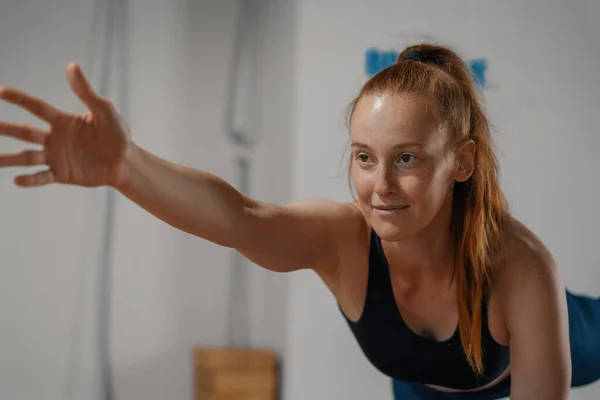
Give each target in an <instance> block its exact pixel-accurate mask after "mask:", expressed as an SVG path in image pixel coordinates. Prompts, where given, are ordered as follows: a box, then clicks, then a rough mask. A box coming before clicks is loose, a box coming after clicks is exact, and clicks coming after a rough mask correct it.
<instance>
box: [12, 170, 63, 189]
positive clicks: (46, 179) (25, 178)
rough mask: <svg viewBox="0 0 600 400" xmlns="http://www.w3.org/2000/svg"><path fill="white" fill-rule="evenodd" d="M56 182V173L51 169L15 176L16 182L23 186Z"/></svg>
mask: <svg viewBox="0 0 600 400" xmlns="http://www.w3.org/2000/svg"><path fill="white" fill-rule="evenodd" d="M54 182H56V178H55V177H54V174H53V173H52V171H50V170H45V171H40V172H36V173H35V174H31V175H19V176H17V177H15V184H16V185H18V186H22V187H35V186H43V185H47V184H49V183H54Z"/></svg>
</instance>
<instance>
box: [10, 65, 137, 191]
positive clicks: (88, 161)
mask: <svg viewBox="0 0 600 400" xmlns="http://www.w3.org/2000/svg"><path fill="white" fill-rule="evenodd" d="M67 80H68V82H69V85H70V86H71V89H72V90H73V92H74V93H75V94H76V95H77V97H78V98H79V99H80V100H81V101H82V102H83V103H84V104H85V105H86V106H87V108H88V109H89V112H87V113H85V114H81V115H75V114H71V113H68V112H64V111H60V110H58V109H56V108H55V107H53V106H52V105H50V104H48V103H46V102H45V101H44V100H42V99H39V98H36V97H33V96H31V95H29V94H26V93H23V92H21V91H19V90H16V89H13V88H5V87H3V88H0V98H1V99H4V100H6V101H7V102H10V103H12V104H15V105H17V106H19V107H22V108H24V109H25V110H27V111H29V112H31V113H32V114H33V115H35V116H36V117H38V118H40V119H42V120H44V121H45V122H47V123H48V124H49V129H39V128H36V127H33V126H29V125H23V124H16V123H10V122H5V121H0V135H2V136H8V137H12V138H15V139H19V140H22V141H24V142H29V143H34V144H40V145H42V146H43V148H42V149H41V150H22V151H20V152H17V153H13V154H2V153H0V167H23V166H41V165H46V166H47V167H48V168H47V169H45V170H42V171H39V172H36V173H33V174H30V175H21V176H17V177H16V178H15V183H16V184H17V185H19V186H23V187H33V186H41V185H46V184H49V183H54V182H58V183H65V184H72V185H81V186H89V187H97V186H104V185H111V186H118V185H119V183H120V182H121V181H122V180H123V179H124V171H123V170H124V165H125V157H126V154H127V153H128V149H129V147H130V145H131V144H130V140H129V132H128V129H127V127H126V125H125V124H124V122H123V121H122V120H121V117H120V116H119V114H118V112H117V111H116V110H115V108H114V107H113V105H112V104H111V102H110V101H108V100H107V99H105V98H103V97H101V96H99V95H98V94H96V93H95V92H94V90H93V89H92V88H91V86H90V85H89V83H88V82H87V80H86V78H85V77H84V75H83V73H82V72H81V69H80V68H79V66H78V65H77V64H73V63H71V64H69V65H68V66H67Z"/></svg>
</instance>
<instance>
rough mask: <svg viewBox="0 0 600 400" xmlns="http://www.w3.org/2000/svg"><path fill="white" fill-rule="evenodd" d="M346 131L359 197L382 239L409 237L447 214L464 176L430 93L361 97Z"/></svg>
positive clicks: (372, 224) (353, 176)
mask: <svg viewBox="0 0 600 400" xmlns="http://www.w3.org/2000/svg"><path fill="white" fill-rule="evenodd" d="M350 135H351V139H352V161H351V164H350V165H351V173H352V179H353V181H354V185H355V188H356V192H357V195H358V201H359V204H360V206H361V208H362V210H363V213H364V215H365V216H366V218H367V220H368V221H369V223H370V225H371V227H372V228H373V229H374V230H375V231H376V232H377V233H378V235H379V236H380V237H381V238H382V239H384V240H387V241H395V240H401V239H403V238H406V237H408V236H412V235H414V234H416V233H417V232H419V231H420V230H422V229H423V228H425V227H426V226H428V225H429V224H430V223H431V222H432V221H433V220H434V219H435V218H436V217H437V216H439V215H441V214H444V215H446V214H447V213H449V212H451V207H452V193H451V189H452V187H453V185H454V182H455V181H456V180H457V179H458V180H461V181H462V180H464V179H466V178H464V177H463V176H461V174H460V173H459V172H460V169H459V161H460V159H461V157H457V155H456V153H455V151H454V148H455V146H451V143H452V142H451V140H450V139H451V136H450V134H449V132H448V131H447V129H446V127H445V126H444V124H443V122H442V121H441V119H440V116H439V113H438V111H437V104H436V102H435V99H434V98H433V97H425V96H421V97H414V96H408V95H400V94H375V95H370V96H366V97H363V98H361V99H360V100H359V101H358V103H357V104H356V107H355V109H354V112H353V115H352V119H351V121H350ZM472 147H473V149H472V150H473V153H474V146H472ZM463 178H464V179H463ZM448 215H449V214H448Z"/></svg>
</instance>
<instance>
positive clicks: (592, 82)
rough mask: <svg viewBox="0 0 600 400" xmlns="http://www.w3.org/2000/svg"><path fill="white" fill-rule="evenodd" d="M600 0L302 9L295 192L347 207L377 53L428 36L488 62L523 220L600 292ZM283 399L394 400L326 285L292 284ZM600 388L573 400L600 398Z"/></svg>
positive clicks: (589, 289) (576, 278) (584, 284)
mask: <svg viewBox="0 0 600 400" xmlns="http://www.w3.org/2000/svg"><path fill="white" fill-rule="evenodd" d="M598 4H599V3H597V2H592V1H591V0H590V1H571V2H569V3H568V4H567V3H566V2H559V1H528V2H520V1H516V0H515V1H510V2H507V1H504V2H496V1H495V2H480V1H477V2H476V1H464V0H463V1H459V2H457V1H454V2H447V1H442V0H435V1H434V0H428V1H420V2H408V1H392V0H378V1H374V0H368V1H367V0H363V1H359V0H357V1H353V2H347V1H329V2H322V1H318V0H299V1H298V11H297V14H296V22H297V25H296V45H297V59H298V62H297V69H296V75H295V83H296V86H295V89H296V93H295V96H296V112H297V114H296V119H295V121H296V123H295V124H294V147H293V148H294V166H293V168H294V173H293V183H294V187H293V197H294V198H305V197H312V196H326V197H330V198H333V199H337V200H342V201H345V200H349V199H350V194H349V190H348V188H347V185H346V177H345V173H344V172H345V170H344V165H345V164H341V165H340V159H341V157H342V154H345V153H344V150H345V146H346V143H347V132H346V131H345V129H344V125H343V115H344V110H345V107H346V105H347V104H348V103H349V101H350V100H351V99H352V98H353V96H355V95H356V94H357V93H358V90H359V88H360V86H361V85H362V84H363V83H364V81H365V80H366V76H365V73H364V52H365V50H366V49H367V48H370V47H377V48H380V49H382V50H393V49H395V50H397V51H399V50H402V49H403V48H404V47H405V46H406V45H409V44H411V43H413V42H414V41H415V40H420V39H419V35H421V34H423V35H424V34H426V35H430V36H432V37H433V38H434V39H436V40H438V41H440V42H442V43H445V44H449V45H452V46H455V47H456V49H457V50H459V52H460V53H461V54H462V55H463V56H464V57H465V58H468V59H472V58H485V59H487V60H488V63H489V70H488V76H487V77H488V80H489V89H488V90H486V93H485V96H486V98H487V103H488V108H489V113H490V116H491V119H492V122H493V124H494V125H495V128H496V131H497V132H496V133H495V134H496V137H497V139H498V140H497V143H498V146H499V147H500V150H501V155H500V160H501V171H502V181H503V185H504V188H505V190H506V193H507V195H508V197H509V198H510V201H511V204H512V208H513V211H514V213H515V214H516V216H517V218H519V219H521V220H522V221H523V222H525V223H526V224H527V225H528V226H529V227H531V228H532V229H533V230H534V231H535V232H536V233H537V234H539V236H540V237H541V238H542V239H543V240H544V241H545V243H546V244H547V245H548V247H549V248H550V250H551V251H552V252H553V253H554V254H555V256H556V258H557V260H558V262H559V264H560V267H561V270H562V272H563V274H564V277H565V281H566V284H567V286H568V287H569V288H571V289H573V290H575V291H582V292H586V293H588V294H593V295H600V288H599V287H598V282H600V268H599V267H598V266H599V265H600V255H599V253H598V246H597V243H598V239H599V238H600V231H599V229H600V228H599V227H600V217H599V216H598V214H596V213H595V210H596V208H597V207H596V206H597V204H598V203H599V201H600V186H599V184H598V179H597V176H596V172H597V171H598V169H599V168H600V161H598V158H597V157H596V154H595V149H597V148H598V147H599V146H600V135H598V127H597V123H596V121H597V110H598V106H599V105H600V98H599V93H600V90H599V89H600V80H599V79H598V77H597V71H598V70H599V68H600V50H599V48H598V46H597V45H596V42H597V38H598V37H599V31H598V29H597V25H595V22H596V21H595V17H594V16H597V15H600V14H599V12H600V7H599V5H598ZM290 286H291V287H290V298H289V312H288V341H287V347H286V374H285V399H286V400H304V399H315V400H318V399H327V400H336V399H344V400H351V399H367V398H369V399H374V398H377V399H391V397H392V394H391V384H390V381H389V379H387V378H385V377H383V376H382V375H381V374H380V373H378V372H377V371H375V369H374V368H372V367H371V366H370V365H369V364H368V361H367V360H366V358H365V357H364V356H363V355H362V354H361V352H360V350H359V348H358V346H357V345H356V343H355V341H354V339H353V337H352V336H351V333H350V331H349V329H348V328H347V326H346V324H345V321H344V320H343V318H342V316H341V315H340V313H339V311H338V310H337V307H336V305H335V302H334V299H333V297H332V296H331V295H330V294H329V293H328V291H327V289H326V288H325V287H324V285H322V284H321V283H320V282H319V281H318V278H317V277H316V276H314V275H313V274H309V273H298V274H295V275H294V276H293V278H292V280H291V285H290ZM599 395H600V383H598V384H595V385H594V386H590V387H588V388H586V389H581V390H575V391H573V393H572V398H573V399H597V398H598V397H599Z"/></svg>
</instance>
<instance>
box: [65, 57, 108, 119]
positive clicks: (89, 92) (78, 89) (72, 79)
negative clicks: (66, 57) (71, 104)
mask: <svg viewBox="0 0 600 400" xmlns="http://www.w3.org/2000/svg"><path fill="white" fill-rule="evenodd" d="M67 81H68V82H69V86H71V90H73V92H74V93H75V94H76V95H77V97H78V98H79V99H80V100H81V101H82V102H83V103H84V104H85V105H86V106H87V107H88V109H89V110H90V111H91V112H97V111H100V110H99V108H100V107H102V104H103V103H104V101H103V99H102V97H100V96H99V95H98V94H97V93H96V92H95V91H94V89H93V88H92V86H91V85H90V84H89V82H88V81H87V79H86V78H85V76H84V75H83V72H81V67H80V66H79V65H78V64H76V63H69V65H67Z"/></svg>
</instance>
